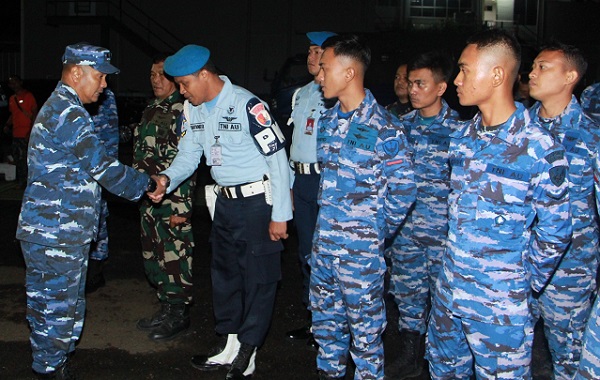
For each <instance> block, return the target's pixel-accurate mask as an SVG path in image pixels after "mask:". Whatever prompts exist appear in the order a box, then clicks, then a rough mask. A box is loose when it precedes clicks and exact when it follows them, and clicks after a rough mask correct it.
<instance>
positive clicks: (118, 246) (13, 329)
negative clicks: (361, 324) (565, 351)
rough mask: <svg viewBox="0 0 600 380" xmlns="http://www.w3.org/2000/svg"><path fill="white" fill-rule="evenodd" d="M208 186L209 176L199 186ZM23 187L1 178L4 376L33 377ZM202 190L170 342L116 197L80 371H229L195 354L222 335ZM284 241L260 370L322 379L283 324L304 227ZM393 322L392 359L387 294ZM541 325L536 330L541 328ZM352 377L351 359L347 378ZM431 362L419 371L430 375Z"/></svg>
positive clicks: (538, 370)
mask: <svg viewBox="0 0 600 380" xmlns="http://www.w3.org/2000/svg"><path fill="white" fill-rule="evenodd" d="M199 188H201V186H199ZM21 196H22V190H19V189H17V188H16V187H15V183H14V182H6V181H2V180H0V209H1V210H2V213H1V218H0V246H1V247H2V250H1V252H2V253H1V254H0V379H2V380H5V379H10V380H12V379H15V380H21V379H22V380H28V379H35V377H34V376H33V374H32V372H31V369H30V366H31V349H30V345H29V341H28V337H29V328H28V325H27V322H26V320H25V302H26V296H25V287H24V277H25V269H24V263H23V259H22V255H21V251H20V248H19V245H18V242H17V241H16V240H15V239H14V235H15V228H16V223H17V218H18V213H19V209H20V202H21ZM202 198H203V197H202V194H200V193H199V194H198V196H197V202H196V206H195V211H194V216H193V227H194V235H195V241H196V247H195V250H194V262H193V272H194V289H195V290H194V299H195V303H194V305H193V307H192V308H191V319H192V327H191V328H190V329H189V331H188V332H187V333H185V334H184V335H182V336H180V337H178V338H176V339H174V340H171V341H169V342H164V343H156V342H153V341H151V340H150V339H148V338H147V333H146V332H142V331H139V330H137V329H136V327H135V323H136V321H137V320H138V319H139V318H141V317H144V316H148V315H151V314H152V313H154V311H156V310H157V309H158V307H159V305H158V301H157V299H156V296H155V292H154V290H153V289H152V288H151V287H150V285H149V284H148V283H147V281H146V278H145V275H144V271H143V264H142V257H141V254H140V245H139V214H138V208H137V205H136V204H135V203H132V202H127V201H123V200H120V199H119V198H116V197H109V210H110V217H109V220H108V227H109V251H110V258H109V261H108V263H107V265H106V267H105V270H104V273H105V277H106V281H107V282H106V286H104V287H103V288H100V289H99V290H98V291H96V292H94V293H92V294H90V295H89V296H88V297H87V314H86V320H85V326H84V331H83V334H82V337H81V340H80V342H79V345H78V347H77V350H76V354H75V355H74V357H73V359H72V365H73V367H74V369H75V371H76V373H77V374H78V376H79V378H81V379H86V380H104V379H119V380H124V379H133V380H138V379H139V380H142V379H161V380H175V379H177V380H187V379H206V380H213V379H224V378H225V374H226V371H224V370H217V371H214V372H201V371H198V370H196V369H194V368H192V367H191V365H190V364H189V361H190V358H191V357H192V356H193V355H196V354H199V353H206V352H207V351H208V349H209V348H211V347H212V345H213V344H214V343H216V341H217V339H216V335H215V333H214V322H213V317H212V304H211V283H210V271H209V263H210V255H211V252H210V248H209V245H208V235H209V231H210V226H211V221H210V217H209V216H208V212H207V210H206V207H205V205H203V204H202V203H203V202H202ZM290 230H291V231H292V234H291V236H290V238H289V239H288V240H287V241H286V242H285V246H286V249H285V252H284V253H283V255H282V270H283V278H282V280H281V282H280V284H279V289H278V294H277V300H276V304H275V311H274V315H273V322H272V326H271V329H270V332H269V335H268V337H267V340H266V342H265V344H264V346H263V347H262V348H261V349H260V350H259V351H258V354H257V358H256V365H257V370H256V372H255V374H254V376H253V379H255V380H265V379H269V380H273V379H291V380H294V379H298V380H307V379H316V378H317V376H316V364H315V358H316V353H315V352H313V351H310V350H308V349H307V347H306V345H305V342H304V341H290V340H288V339H287V338H286V337H285V332H286V331H288V330H291V329H294V328H297V327H299V326H301V325H303V323H304V317H305V315H306V311H305V310H304V307H303V305H302V303H301V297H300V294H301V283H302V281H301V275H300V269H299V266H298V260H297V253H296V245H297V242H296V237H295V234H294V233H293V227H292V226H291V225H290ZM387 309H388V310H387V312H388V328H387V331H386V332H385V335H384V344H385V350H386V351H385V352H386V361H388V362H391V360H393V359H394V358H395V357H396V356H397V355H398V346H399V334H398V331H397V318H398V313H397V310H396V308H395V307H394V304H393V302H388V303H387ZM539 331H540V330H539V328H538V332H539ZM535 347H536V348H535V353H534V371H535V372H534V379H536V380H546V379H550V368H551V365H550V362H549V360H548V351H547V348H546V346H545V342H544V341H543V339H536V343H535ZM352 378H353V371H352V368H349V370H348V373H347V376H346V379H352ZM427 378H429V375H428V373H427V371H426V368H425V371H424V372H423V374H422V376H421V377H418V378H415V379H413V380H417V379H427Z"/></svg>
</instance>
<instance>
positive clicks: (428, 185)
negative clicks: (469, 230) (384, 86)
mask: <svg viewBox="0 0 600 380" xmlns="http://www.w3.org/2000/svg"><path fill="white" fill-rule="evenodd" d="M418 119H419V111H418V110H414V111H411V112H409V113H407V114H405V115H403V116H402V117H401V118H400V120H401V121H402V123H403V125H404V128H405V130H406V131H407V139H408V142H409V144H410V146H411V148H412V149H413V151H414V152H413V164H414V171H415V183H416V185H417V200H416V203H415V209H414V210H413V211H412V212H411V214H410V216H409V218H410V223H411V225H412V229H413V233H414V234H415V235H416V236H415V237H417V238H419V239H425V240H427V239H428V238H430V236H428V235H429V234H430V233H431V231H432V230H436V231H438V232H439V233H440V234H442V235H444V237H445V235H446V233H447V231H448V193H449V192H450V165H449V164H448V148H449V146H450V135H451V134H452V133H453V132H455V131H456V130H457V129H458V128H459V126H460V123H461V122H460V121H459V115H458V113H457V112H456V111H454V110H453V109H452V108H450V107H449V106H448V103H446V101H445V100H443V99H442V109H441V111H440V112H439V113H438V115H437V116H436V118H435V120H434V121H433V123H432V124H431V125H429V126H424V125H419V123H418ZM408 223H409V221H407V224H408Z"/></svg>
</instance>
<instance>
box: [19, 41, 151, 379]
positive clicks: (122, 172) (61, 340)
mask: <svg viewBox="0 0 600 380" xmlns="http://www.w3.org/2000/svg"><path fill="white" fill-rule="evenodd" d="M110 58H111V55H110V51H109V50H107V49H105V48H101V47H97V46H92V45H88V44H85V43H78V44H75V45H69V46H67V47H66V49H65V53H64V55H63V58H62V62H63V71H62V76H61V80H60V82H58V85H57V86H56V89H55V90H54V92H53V93H52V94H51V95H50V97H49V98H48V100H47V101H46V103H44V105H43V107H42V108H41V109H40V112H39V114H38V116H37V118H36V120H35V123H34V126H33V130H32V132H31V142H30V145H29V152H28V155H27V159H28V165H29V177H28V181H27V187H26V189H25V193H24V195H23V204H22V206H21V214H20V215H19V222H18V226H17V239H19V240H20V241H21V249H22V251H23V256H24V258H25V264H26V266H27V272H26V279H25V281H26V286H27V320H28V321H29V326H30V327H31V337H30V341H31V349H32V351H33V366H32V367H33V371H34V372H35V373H36V374H37V375H38V377H39V378H40V379H60V380H63V379H74V378H75V376H74V374H73V372H72V371H71V369H70V367H69V362H68V358H69V355H70V354H71V353H73V352H74V351H75V345H76V343H77V341H78V340H79V336H80V335H81V330H82V328H83V322H84V315H85V277H86V271H87V264H88V254H89V252H90V242H91V241H92V240H93V239H94V238H96V235H97V231H98V212H99V210H100V190H101V189H100V185H102V187H104V188H105V189H106V190H108V191H110V192H112V193H114V194H116V195H119V196H121V197H124V198H126V199H129V200H137V199H139V198H140V197H142V195H144V192H146V191H154V190H155V189H156V182H155V181H154V180H153V179H151V178H150V177H149V176H148V175H147V174H144V173H139V172H137V171H136V170H134V169H133V168H130V167H127V166H125V165H122V164H120V163H119V161H118V160H116V159H115V158H112V157H110V156H108V155H107V153H106V149H105V148H104V145H103V144H102V143H101V142H100V140H99V139H98V137H97V136H96V134H95V133H94V128H93V123H92V118H91V117H90V115H89V113H88V112H87V111H86V110H85V108H84V107H83V105H84V104H87V103H92V102H96V101H98V97H99V96H100V94H101V93H102V91H103V90H104V88H106V75H107V74H116V73H118V72H119V70H118V69H117V68H116V67H114V66H113V65H111V63H110Z"/></svg>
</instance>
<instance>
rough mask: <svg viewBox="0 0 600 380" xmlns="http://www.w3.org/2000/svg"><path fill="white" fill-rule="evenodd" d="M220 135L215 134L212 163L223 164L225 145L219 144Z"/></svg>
mask: <svg viewBox="0 0 600 380" xmlns="http://www.w3.org/2000/svg"><path fill="white" fill-rule="evenodd" d="M219 137H221V136H215V143H214V144H212V145H211V146H210V165H211V166H221V165H223V146H222V145H221V144H219Z"/></svg>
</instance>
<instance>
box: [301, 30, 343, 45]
mask: <svg viewBox="0 0 600 380" xmlns="http://www.w3.org/2000/svg"><path fill="white" fill-rule="evenodd" d="M332 36H337V34H335V33H333V32H308V33H306V37H308V39H309V41H310V44H311V45H317V46H321V45H323V42H325V40H326V39H328V38H329V37H332Z"/></svg>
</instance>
